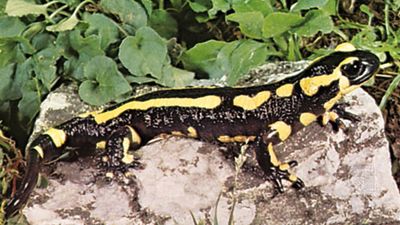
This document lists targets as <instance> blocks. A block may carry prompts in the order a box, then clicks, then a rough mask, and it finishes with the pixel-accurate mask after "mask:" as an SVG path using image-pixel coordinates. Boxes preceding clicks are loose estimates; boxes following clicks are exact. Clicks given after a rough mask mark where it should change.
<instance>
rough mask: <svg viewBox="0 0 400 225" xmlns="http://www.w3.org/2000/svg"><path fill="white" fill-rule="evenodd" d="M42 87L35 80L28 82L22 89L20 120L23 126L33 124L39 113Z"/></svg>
mask: <svg viewBox="0 0 400 225" xmlns="http://www.w3.org/2000/svg"><path fill="white" fill-rule="evenodd" d="M38 87H39V88H40V85H39V84H38V81H37V80H35V79H32V80H28V81H27V82H26V83H25V84H24V86H23V88H22V99H21V100H20V101H19V103H18V109H19V112H20V115H19V117H20V120H21V121H22V123H23V124H27V126H29V124H31V122H32V120H33V118H34V117H35V116H36V114H37V113H39V109H40V102H41V98H42V92H41V90H38Z"/></svg>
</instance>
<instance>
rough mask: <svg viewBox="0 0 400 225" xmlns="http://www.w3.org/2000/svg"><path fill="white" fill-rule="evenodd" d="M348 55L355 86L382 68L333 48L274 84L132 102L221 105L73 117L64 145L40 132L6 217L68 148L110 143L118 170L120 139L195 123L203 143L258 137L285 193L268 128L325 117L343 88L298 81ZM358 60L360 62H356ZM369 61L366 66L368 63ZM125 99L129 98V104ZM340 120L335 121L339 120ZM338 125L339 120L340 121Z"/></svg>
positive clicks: (260, 156) (267, 166) (269, 172)
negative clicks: (247, 106)
mask: <svg viewBox="0 0 400 225" xmlns="http://www.w3.org/2000/svg"><path fill="white" fill-rule="evenodd" d="M349 56H356V57H358V58H359V59H360V60H359V64H360V63H361V64H363V66H362V68H361V67H360V65H354V66H353V65H350V66H346V68H342V72H343V73H344V74H346V76H347V74H348V75H349V76H348V77H349V80H350V82H351V83H352V84H354V83H357V82H360V83H361V81H365V80H366V79H368V78H370V77H371V76H372V75H373V74H375V72H376V71H377V68H378V66H379V61H378V59H377V57H376V56H375V55H373V54H371V53H368V52H365V51H353V52H335V53H333V54H331V55H328V56H326V57H324V58H322V59H320V60H318V61H317V62H315V63H313V64H312V65H311V66H309V67H308V68H307V69H305V70H304V71H302V72H301V73H300V74H299V75H298V76H296V77H291V78H288V79H285V80H283V81H281V82H278V83H276V84H273V85H263V86H255V87H247V88H229V87H225V88H190V89H182V90H164V91H157V92H153V93H149V94H146V95H143V96H140V97H137V98H134V99H131V100H129V101H132V100H136V101H145V100H149V99H155V98H169V97H177V98H181V97H187V98H197V97H201V96H208V95H217V96H219V97H221V98H222V100H223V101H222V103H221V104H220V105H219V106H217V107H216V108H214V109H205V108H200V107H176V106H175V107H157V108H150V109H148V110H127V111H125V112H123V113H122V114H120V115H119V116H117V117H116V118H113V119H110V120H108V121H107V122H104V123H101V124H98V123H96V121H95V120H94V118H93V117H92V116H88V117H85V118H80V117H76V118H73V119H71V120H69V121H67V122H65V123H63V124H61V125H59V126H56V127H55V128H57V129H60V130H62V131H64V132H65V133H66V136H67V138H66V142H65V143H64V144H63V146H61V147H60V148H56V146H55V144H54V143H53V141H52V140H51V138H50V137H49V136H48V135H45V134H42V135H40V136H39V137H38V138H37V139H36V140H34V142H33V143H32V144H31V147H30V148H28V153H29V154H28V166H27V171H26V174H25V176H24V179H23V180H22V182H21V184H20V186H19V189H18V190H17V192H16V193H15V195H14V197H13V198H12V199H11V201H10V202H9V203H8V205H7V207H6V217H9V216H11V215H12V214H14V213H15V212H16V211H17V210H18V209H20V208H21V207H22V206H23V205H24V204H25V203H26V202H27V200H28V198H29V195H30V193H31V192H32V190H33V188H34V186H35V184H36V181H37V178H38V173H39V170H40V166H41V164H42V163H43V162H48V161H50V160H53V159H55V158H56V157H58V156H60V155H61V154H62V153H63V151H62V149H65V147H78V148H81V149H82V150H83V149H88V148H92V149H93V148H95V146H96V143H97V142H99V141H106V150H105V152H106V156H107V158H108V160H107V161H106V162H105V163H104V166H106V169H107V170H111V171H120V170H123V169H125V168H126V167H127V166H128V167H129V165H126V164H124V163H122V162H121V159H122V157H123V146H122V142H123V139H124V138H129V144H130V146H129V147H130V150H136V149H138V148H139V147H140V146H143V145H145V144H146V143H147V142H148V141H149V140H151V139H152V138H154V137H155V136H157V135H160V134H163V133H167V134H168V133H171V132H172V131H180V132H182V133H183V134H188V131H187V128H188V127H190V126H191V127H193V128H194V129H195V130H196V131H197V136H198V137H197V138H198V139H200V140H203V141H208V142H216V141H217V137H218V136H221V135H228V136H231V137H233V136H236V135H244V136H255V137H256V139H255V141H253V142H252V143H251V147H252V148H253V149H254V151H255V152H256V156H257V161H258V163H259V165H260V167H261V168H262V170H263V171H264V172H265V174H266V176H267V177H269V178H270V179H272V180H273V181H274V183H275V184H276V187H277V190H278V191H279V192H283V186H282V182H281V180H282V179H287V180H288V179H289V175H290V174H289V172H288V171H287V170H281V169H279V167H277V166H274V165H272V163H271V158H270V155H269V154H268V151H267V150H266V148H267V146H268V144H269V143H272V145H275V144H277V143H279V142H281V140H280V139H279V138H278V136H277V134H276V132H275V131H273V130H271V128H270V127H269V126H268V125H270V124H272V123H274V122H276V121H283V122H285V123H286V124H289V125H290V126H291V129H292V132H291V133H292V134H293V133H295V132H297V131H298V130H300V129H301V128H303V125H302V124H301V123H300V122H299V116H300V114H301V113H303V112H312V113H314V114H315V115H322V114H323V113H324V112H325V111H326V110H325V109H324V107H323V104H324V103H325V102H327V101H328V100H330V99H332V98H333V97H335V96H336V95H337V93H338V92H339V87H338V83H339V82H338V81H334V82H332V83H331V84H330V85H328V86H324V87H320V88H319V90H318V92H317V93H316V94H315V95H313V96H307V95H305V94H304V93H303V92H302V90H301V87H300V85H299V80H301V79H302V78H304V77H313V76H318V75H322V74H331V73H332V71H333V69H335V68H336V67H337V66H338V65H339V63H340V62H342V61H343V60H344V59H345V58H347V57H349ZM355 64H357V62H356V63H355ZM364 64H365V65H364ZM288 83H290V84H294V89H293V94H292V95H291V96H289V97H279V96H277V95H276V94H275V90H276V89H277V88H278V87H280V86H281V85H283V84H288ZM264 90H268V91H270V92H271V97H270V98H269V100H268V101H267V102H265V103H264V104H262V105H261V106H259V107H258V108H256V109H254V110H247V111H246V110H244V109H243V108H240V107H237V106H234V105H233V103H232V100H233V98H234V97H235V96H238V95H250V96H252V95H255V94H257V93H258V92H260V91H264ZM129 101H127V102H129ZM122 104H124V103H121V104H119V105H116V106H113V107H111V108H109V109H107V110H105V111H108V110H112V109H115V108H118V107H119V106H121V105H122ZM334 110H337V113H338V114H339V115H348V114H347V113H345V111H344V110H343V109H341V108H335V109H334ZM335 122H336V121H335ZM337 123H338V124H339V125H340V122H339V121H338V122H337ZM129 128H132V129H133V130H134V131H136V132H137V133H138V134H139V136H140V138H141V142H140V143H136V142H134V140H132V139H131V138H130V137H131V129H129ZM35 146H40V147H41V148H42V149H43V151H44V158H43V159H42V158H40V157H39V156H38V153H37V151H36V150H34V149H32V148H33V147H35ZM288 164H289V166H290V167H293V166H295V165H297V162H296V161H290V162H289V163H288ZM292 186H293V187H295V188H298V189H299V188H302V187H303V186H304V184H303V181H301V180H300V179H297V180H296V181H294V182H292Z"/></svg>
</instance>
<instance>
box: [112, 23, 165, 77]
mask: <svg viewBox="0 0 400 225" xmlns="http://www.w3.org/2000/svg"><path fill="white" fill-rule="evenodd" d="M166 57H167V43H166V41H165V40H163V39H162V38H161V37H160V36H159V35H158V34H157V32H155V31H154V30H153V29H151V28H150V27H142V28H140V29H139V30H138V31H137V32H136V35H135V36H133V37H132V36H129V37H127V38H125V39H124V40H123V41H122V43H121V45H120V50H119V58H120V60H121V62H122V65H124V67H126V68H127V69H128V70H129V72H130V73H132V74H133V75H135V76H146V75H151V76H152V77H155V78H161V76H162V66H163V64H164V61H165V59H166Z"/></svg>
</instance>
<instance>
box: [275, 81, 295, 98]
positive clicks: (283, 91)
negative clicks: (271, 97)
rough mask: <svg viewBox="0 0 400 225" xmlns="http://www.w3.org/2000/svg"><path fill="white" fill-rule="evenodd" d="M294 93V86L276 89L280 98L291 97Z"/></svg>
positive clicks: (287, 85)
mask: <svg viewBox="0 0 400 225" xmlns="http://www.w3.org/2000/svg"><path fill="white" fill-rule="evenodd" d="M292 92H293V84H284V85H282V86H280V87H279V88H278V89H276V95H278V96H279V97H289V96H291V95H292Z"/></svg>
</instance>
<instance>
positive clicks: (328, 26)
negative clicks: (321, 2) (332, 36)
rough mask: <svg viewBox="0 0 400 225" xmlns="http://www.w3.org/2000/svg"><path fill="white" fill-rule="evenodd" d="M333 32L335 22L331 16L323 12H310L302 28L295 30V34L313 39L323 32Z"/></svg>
mask: <svg viewBox="0 0 400 225" xmlns="http://www.w3.org/2000/svg"><path fill="white" fill-rule="evenodd" d="M332 30H333V22H332V19H331V17H330V16H329V15H327V14H325V13H324V12H323V11H322V10H310V11H308V12H307V14H306V16H305V18H304V23H303V24H302V26H299V27H298V28H296V29H294V30H293V32H294V33H296V34H298V35H300V36H306V37H311V36H313V35H315V34H316V33H318V32H319V31H321V32H322V33H329V32H331V31H332Z"/></svg>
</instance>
